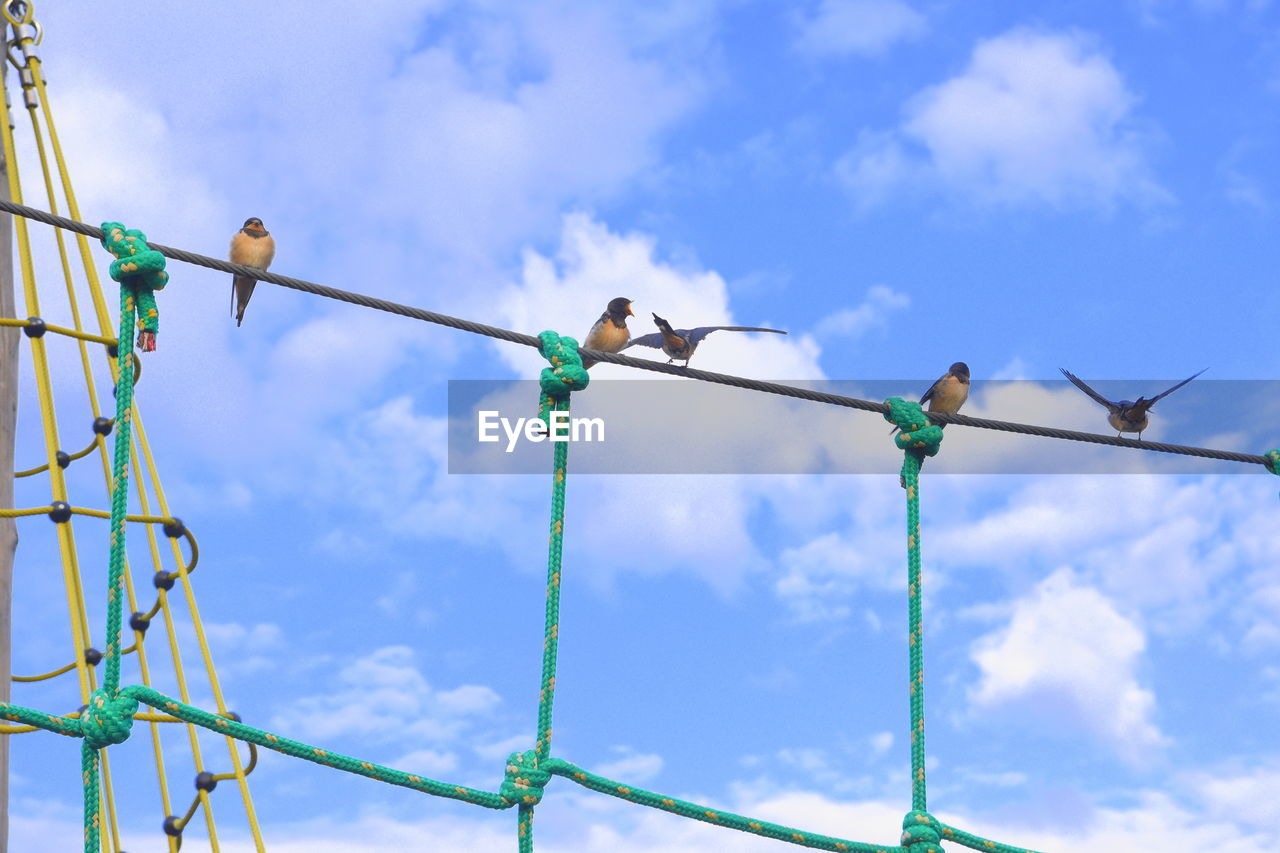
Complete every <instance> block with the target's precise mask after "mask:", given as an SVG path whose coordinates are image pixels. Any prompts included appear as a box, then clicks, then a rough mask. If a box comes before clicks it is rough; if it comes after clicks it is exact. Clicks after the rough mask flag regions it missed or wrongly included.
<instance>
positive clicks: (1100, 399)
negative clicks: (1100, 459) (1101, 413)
mask: <svg viewBox="0 0 1280 853" xmlns="http://www.w3.org/2000/svg"><path fill="white" fill-rule="evenodd" d="M1058 369H1059V370H1061V371H1062V375H1063V376H1065V377H1067V378H1068V379H1070V380H1071V384H1072V385H1074V386H1076V387H1077V388H1079V389H1080V390H1081V391H1083V392H1084V393H1086V394H1088V395H1089V396H1090V397H1092V398H1093V399H1094V401H1095V402H1098V403H1101V404H1102V405H1104V406H1106V407H1107V408H1108V409H1110V410H1111V411H1116V410H1117V409H1119V406H1117V405H1116V404H1115V403H1113V402H1111V401H1110V400H1108V399H1107V398H1106V397H1104V396H1102V395H1101V394H1099V393H1098V392H1097V391H1095V390H1093V389H1092V388H1090V387H1089V386H1088V385H1086V384H1084V382H1082V381H1081V380H1080V378H1079V377H1078V376H1076V375H1074V374H1073V373H1071V372H1070V371H1069V370H1067V369H1066V368H1065V367H1059V368H1058ZM1192 378H1195V377H1192ZM1187 381H1188V382H1189V381H1191V380H1187ZM1169 390H1173V389H1172V388H1171V389H1169ZM1165 393H1168V392H1165Z"/></svg>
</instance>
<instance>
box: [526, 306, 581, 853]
mask: <svg viewBox="0 0 1280 853" xmlns="http://www.w3.org/2000/svg"><path fill="white" fill-rule="evenodd" d="M538 351H539V352H540V353H542V356H543V358H545V359H547V361H549V362H551V367H545V368H543V369H542V374H541V376H540V377H539V384H540V386H541V389H542V393H541V395H540V397H539V399H538V417H539V418H540V419H541V420H542V422H543V423H545V424H547V426H548V428H550V427H552V422H551V412H553V411H563V412H568V411H569V398H570V395H571V394H572V392H574V391H580V390H582V389H583V388H586V387H587V383H588V382H590V381H591V379H590V374H588V373H587V371H586V368H584V367H583V366H582V357H581V356H580V355H578V342H577V341H576V340H574V339H573V338H570V337H561V336H560V335H558V334H556V333H555V332H552V331H546V332H543V333H542V334H540V335H538ZM555 438H557V436H554V435H553V436H552V439H553V446H554V447H555V452H554V461H553V463H552V480H551V536H550V540H549V543H548V548H547V612H546V622H545V627H544V630H543V639H542V686H541V689H540V691H539V693H538V735H537V740H536V741H535V742H534V747H533V750H532V751H530V752H526V753H523V754H520V753H515V754H512V756H511V757H510V759H508V761H507V766H508V775H510V773H511V768H512V767H516V768H519V769H520V770H522V771H524V775H523V776H520V777H519V780H518V783H517V784H518V785H523V786H524V788H525V789H526V791H527V789H528V788H529V787H531V782H532V781H533V779H534V778H537V779H538V780H540V782H541V784H538V785H537V786H536V788H537V793H536V794H533V793H527V792H524V791H521V792H520V796H519V799H518V800H513V801H518V802H519V804H520V813H519V818H518V821H517V832H518V834H519V838H518V840H519V847H520V853H532V851H533V807H534V806H535V805H536V804H537V802H538V800H539V799H541V797H542V785H544V784H546V781H547V779H548V778H550V777H549V774H547V773H546V771H545V770H542V769H541V768H540V766H539V765H540V764H542V763H543V762H545V761H546V760H547V759H548V758H549V757H550V755H551V722H552V719H551V718H552V713H551V712H552V707H553V705H554V703H555V695H556V654H557V651H558V650H559V646H560V561H561V557H562V556H563V553H564V491H565V480H566V477H567V475H568V471H569V442H568V441H555V440H554V439H555ZM531 774H537V776H536V777H533V776H531Z"/></svg>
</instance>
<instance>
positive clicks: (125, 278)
mask: <svg viewBox="0 0 1280 853" xmlns="http://www.w3.org/2000/svg"><path fill="white" fill-rule="evenodd" d="M102 232H103V234H102V247H103V248H104V249H106V250H107V251H108V252H110V253H111V254H113V255H115V256H116V260H115V261H113V262H112V263H111V270H110V272H111V278H112V279H114V280H115V281H118V282H120V284H121V286H127V287H128V288H129V289H130V290H131V291H133V295H134V297H135V298H136V300H137V305H136V310H137V313H138V328H139V329H140V331H139V333H138V346H139V347H140V348H141V349H142V351H143V352H151V351H152V350H154V349H155V336H156V333H157V332H159V331H160V309H159V308H158V307H157V305H156V296H155V291H157V290H163V289H164V286H165V285H166V284H168V283H169V274H168V273H167V272H165V271H164V265H165V257H164V255H162V254H160V253H159V252H157V251H156V250H155V249H153V248H151V247H150V246H148V245H147V235H146V234H143V233H142V232H141V231H139V230H137V229H135V228H125V227H124V226H123V225H121V224H120V223H119V222H104V223H102ZM130 307H131V308H132V307H133V306H130ZM121 340H124V339H123V338H122V339H121Z"/></svg>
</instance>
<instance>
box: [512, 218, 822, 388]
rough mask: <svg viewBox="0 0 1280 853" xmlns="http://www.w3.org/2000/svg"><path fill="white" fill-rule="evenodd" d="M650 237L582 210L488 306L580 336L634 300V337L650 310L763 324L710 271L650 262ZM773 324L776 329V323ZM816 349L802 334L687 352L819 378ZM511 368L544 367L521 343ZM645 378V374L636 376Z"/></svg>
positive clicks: (773, 374)
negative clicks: (738, 309) (555, 243)
mask: <svg viewBox="0 0 1280 853" xmlns="http://www.w3.org/2000/svg"><path fill="white" fill-rule="evenodd" d="M655 254H656V246H655V243H654V240H653V238H651V237H649V236H647V235H644V234H636V233H632V234H626V235H619V234H615V233H613V232H611V231H610V230H609V229H608V228H607V227H606V226H605V225H603V224H601V223H599V222H597V221H595V220H594V219H592V218H591V217H589V216H587V215H585V214H573V215H570V216H567V217H565V219H564V224H563V229H562V232H561V238H560V249H559V251H558V253H557V255H556V257H555V258H554V259H552V258H548V257H546V256H544V255H541V254H538V253H536V252H532V251H528V252H526V253H525V260H524V270H523V274H522V276H521V281H520V283H519V284H518V285H513V286H511V287H509V288H508V289H507V290H506V292H505V293H503V294H502V295H501V296H500V297H499V298H498V299H497V300H496V306H495V307H496V308H497V310H498V311H499V312H500V316H501V317H502V318H503V319H505V320H506V322H507V324H508V325H509V326H510V327H511V328H516V329H527V330H530V331H534V332H536V331H540V330H542V329H554V330H556V331H558V332H560V333H561V334H567V335H573V336H574V337H577V338H579V340H581V338H582V337H584V336H585V335H586V333H587V330H588V329H589V328H590V327H591V324H592V323H594V322H595V320H596V318H597V317H599V316H600V312H601V311H603V310H604V307H605V305H606V303H608V301H609V300H610V299H612V298H614V297H615V296H625V297H627V298H628V299H632V300H634V302H635V305H633V306H632V307H633V309H634V310H635V312H636V316H635V317H634V318H633V319H630V320H629V323H628V325H629V327H630V328H631V331H632V334H633V335H641V334H646V333H648V332H649V331H653V330H654V328H655V327H654V325H653V320H652V317H651V314H652V312H657V313H658V314H660V315H661V316H662V317H664V318H665V319H667V320H669V321H670V322H671V323H672V324H673V325H675V326H678V327H681V328H684V327H690V326H707V325H761V326H769V325H770V318H768V317H741V316H736V317H735V316H734V314H733V312H732V311H731V309H730V307H729V293H728V288H727V287H726V285H725V281H724V279H723V278H722V277H721V276H720V275H719V274H718V273H716V272H712V271H706V270H701V269H696V268H691V267H683V268H682V267H680V266H677V265H675V264H672V263H667V262H663V261H660V260H658V259H657V258H656V257H655ZM774 328H777V327H776V326H774ZM819 351H820V350H819V347H818V345H817V343H816V342H815V341H814V340H813V338H812V337H811V336H809V335H807V334H798V333H796V332H795V331H792V333H791V334H790V335H788V336H786V337H784V336H782V335H730V334H727V333H721V335H720V336H716V337H712V338H708V339H707V341H705V342H704V343H703V344H702V346H701V347H699V349H698V352H697V354H696V355H695V356H694V357H695V358H696V359H697V361H698V364H697V365H694V366H695V367H699V368H702V369H703V370H711V371H717V372H724V373H736V374H740V375H746V376H753V377H757V378H762V379H809V378H820V377H821V376H822V371H821V369H820V368H819V367H818V354H819ZM655 352H656V353H658V356H660V357H661V360H662V361H666V357H665V356H662V355H661V352H660V351H657V350H647V349H644V350H640V349H636V348H632V349H630V350H628V351H627V354H628V355H635V356H637V357H642V358H643V357H648V356H650V355H651V354H652V353H655ZM501 353H502V355H503V357H504V358H505V359H506V360H507V362H508V363H510V364H511V365H512V367H514V368H516V369H517V370H519V371H520V372H521V373H523V374H525V375H530V376H532V375H536V371H537V370H539V369H541V367H542V366H545V364H546V362H545V361H544V360H543V359H541V358H540V357H539V356H538V355H537V354H536V353H534V352H532V351H531V350H526V349H525V348H524V347H511V346H505V345H504V346H503V348H502V350H501ZM621 376H627V377H629V378H637V377H636V371H634V370H631V369H629V368H623V367H618V366H615V365H611V364H601V365H598V366H596V367H594V368H592V377H593V378H597V377H607V378H618V377H621ZM641 378H652V377H647V376H646V377H641Z"/></svg>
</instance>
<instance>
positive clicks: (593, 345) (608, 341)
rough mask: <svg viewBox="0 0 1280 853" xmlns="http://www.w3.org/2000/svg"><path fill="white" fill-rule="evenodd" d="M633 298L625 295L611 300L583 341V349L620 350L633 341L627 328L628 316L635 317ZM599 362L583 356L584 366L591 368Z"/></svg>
mask: <svg viewBox="0 0 1280 853" xmlns="http://www.w3.org/2000/svg"><path fill="white" fill-rule="evenodd" d="M634 316H635V312H633V311H632V310H631V300H630V299H628V298H626V297H625V296H619V297H618V298H617V299H611V300H609V305H608V307H606V308H605V309H604V313H603V314H601V315H600V319H599V320H596V322H595V325H594V326H592V327H591V331H589V332H587V337H586V338H585V339H584V340H583V341H582V348H583V349H598V350H600V351H602V352H618V351H619V350H621V349H624V348H625V347H626V345H627V344H628V343H629V342H630V341H631V331H630V330H629V329H628V328H627V317H634ZM597 363H598V362H597V361H596V360H595V359H594V358H583V359H582V366H583V367H585V368H587V369H588V370H590V369H591V367H592V365H594V364H597Z"/></svg>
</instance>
